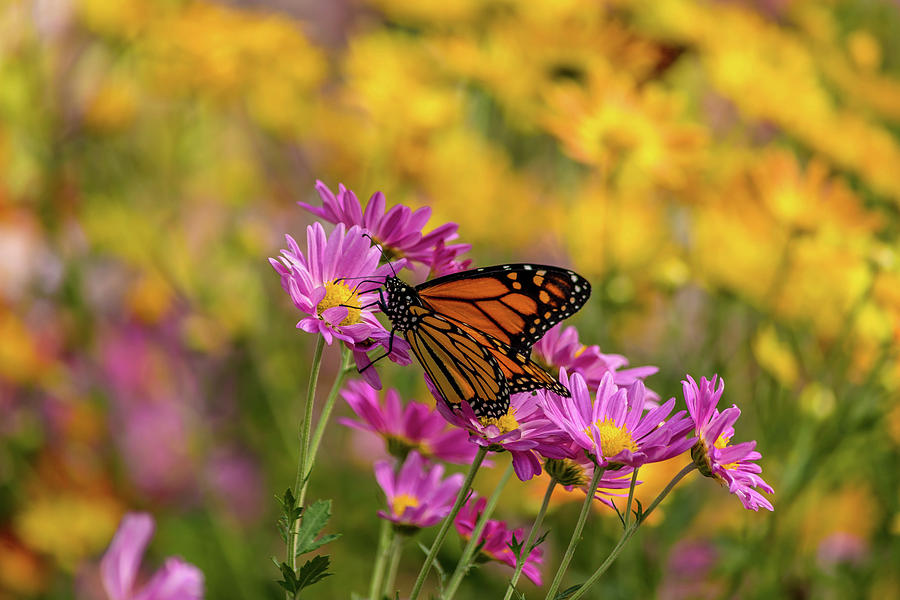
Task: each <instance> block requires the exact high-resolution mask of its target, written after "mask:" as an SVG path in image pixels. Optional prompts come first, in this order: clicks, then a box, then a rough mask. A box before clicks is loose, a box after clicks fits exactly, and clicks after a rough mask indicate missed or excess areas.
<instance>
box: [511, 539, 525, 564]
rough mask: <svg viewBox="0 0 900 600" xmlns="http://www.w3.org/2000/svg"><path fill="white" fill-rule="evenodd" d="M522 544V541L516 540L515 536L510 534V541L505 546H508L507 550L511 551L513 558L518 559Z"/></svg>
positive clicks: (520, 554)
mask: <svg viewBox="0 0 900 600" xmlns="http://www.w3.org/2000/svg"><path fill="white" fill-rule="evenodd" d="M524 542H525V540H524V539H521V540H518V539H516V534H515V533H514V534H512V541H511V542H510V543H508V544H507V546H509V549H510V550H512V552H513V556H515V557H516V559H519V558H521V556H522V545H523V543H524Z"/></svg>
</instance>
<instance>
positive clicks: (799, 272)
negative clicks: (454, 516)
mask: <svg viewBox="0 0 900 600" xmlns="http://www.w3.org/2000/svg"><path fill="white" fill-rule="evenodd" d="M898 32H900V5H898V3H897V2H893V1H889V0H856V1H839V0H758V1H755V2H754V1H750V0H745V1H738V0H734V1H700V2H687V1H683V0H656V1H654V2H633V1H628V0H613V1H607V2H600V1H583V2H579V1H551V0H547V1H540V2H537V1H535V2H522V3H519V2H512V1H504V0H443V1H441V2H434V3H431V2H428V3H422V2H407V1H402V0H371V1H364V0H358V1H350V0H343V1H335V2H291V1H289V0H271V1H266V0H258V1H246V2H229V3H225V2H223V3H216V2H212V1H184V0H157V1H153V0H127V1H114V0H34V1H26V0H5V1H4V2H2V3H0V598H2V599H4V600H5V599H7V598H76V597H77V598H102V597H103V595H102V592H101V591H100V588H99V583H98V581H99V580H98V576H97V561H98V558H99V557H100V556H101V555H102V553H103V551H104V549H105V548H106V546H107V544H108V543H109V540H110V537H111V536H112V534H113V532H114V531H115V528H116V526H117V524H118V522H119V519H120V517H121V515H122V514H123V513H124V512H125V511H127V510H146V511H149V512H151V513H152V514H153V515H154V517H155V518H156V520H157V527H158V530H157V534H156V537H155V538H154V541H153V543H152V545H151V548H150V555H149V556H148V559H147V563H148V564H149V565H150V568H152V567H153V565H155V564H158V563H160V562H161V561H162V559H163V557H165V556H168V555H173V554H175V555H180V556H182V557H183V558H185V559H186V560H188V561H190V562H192V563H194V564H196V565H198V566H199V567H200V568H201V569H202V570H203V571H204V573H205V577H206V585H207V597H208V598H264V597H273V598H275V597H280V594H279V593H278V591H277V587H276V586H275V585H274V583H272V581H273V579H275V577H276V575H277V572H276V570H275V569H274V567H273V566H272V564H271V562H270V560H269V557H270V556H273V555H278V556H280V555H281V554H282V553H283V549H282V547H281V542H280V540H279V538H278V534H277V532H276V528H275V520H276V518H277V508H278V507H277V504H276V502H275V501H274V499H273V496H274V494H276V493H280V492H283V490H284V489H285V488H286V487H288V486H289V485H290V484H291V483H292V482H293V473H294V469H295V465H296V453H297V423H298V422H299V418H300V416H301V414H302V412H301V409H302V398H303V394H304V390H305V384H306V378H307V375H308V369H309V361H310V357H311V354H312V343H313V341H314V340H313V338H312V336H310V335H308V334H304V333H303V332H300V331H298V330H296V329H295V328H294V324H295V323H296V321H297V320H298V316H297V314H296V313H295V312H294V310H293V308H292V306H291V305H290V302H289V300H288V298H287V296H286V294H284V293H283V292H282V290H281V289H280V286H279V281H278V277H277V276H276V274H275V273H273V272H272V269H271V268H270V266H269V265H268V263H267V260H266V259H267V257H269V256H275V255H277V253H278V250H279V249H280V248H281V247H282V246H283V234H284V233H292V234H294V235H295V236H297V237H298V239H301V240H302V239H303V236H304V228H305V225H306V224H307V223H309V222H311V216H310V215H309V214H306V213H304V212H303V211H302V210H301V209H300V208H298V207H297V206H296V205H295V202H296V201H298V200H305V201H308V202H313V203H316V202H318V199H317V198H316V196H315V194H314V189H313V186H314V183H315V180H316V179H321V180H322V181H324V182H325V183H326V184H327V185H329V186H330V187H332V188H333V189H335V188H336V186H337V184H338V183H339V182H343V183H344V184H346V185H347V186H349V187H351V188H352V189H354V190H355V191H356V192H357V193H358V195H359V196H360V197H362V198H367V197H368V196H369V195H370V194H371V193H373V192H375V191H377V190H381V191H383V192H384V193H385V194H386V195H387V198H388V203H389V204H393V203H404V204H408V205H411V206H430V207H432V208H433V211H434V216H433V218H432V221H431V224H432V225H433V226H436V225H438V224H440V223H443V222H446V221H455V222H458V223H459V225H460V229H459V231H460V235H461V237H460V241H463V242H467V243H471V244H472V245H473V250H472V252H471V254H470V257H471V258H472V259H473V260H474V262H475V264H478V265H486V264H494V263H498V262H507V261H516V262H520V261H544V262H551V263H558V264H564V265H569V266H571V267H573V268H575V269H577V270H578V271H579V272H581V273H583V274H584V275H586V276H587V277H588V278H589V279H590V280H591V281H592V283H593V284H594V295H593V297H592V299H591V302H590V303H589V305H588V306H587V307H586V308H585V309H584V310H583V311H582V313H581V314H579V315H578V316H576V317H575V318H574V319H572V321H571V322H572V323H574V324H576V325H577V326H578V328H579V331H580V335H581V339H582V341H583V342H585V343H587V344H599V345H600V347H601V348H602V349H603V350H604V351H606V352H617V353H623V354H625V355H626V356H627V357H628V358H629V359H630V361H631V363H632V365H645V364H652V365H658V366H659V367H660V369H661V370H660V372H659V373H658V374H657V375H655V376H653V377H651V378H650V379H649V380H648V385H649V386H650V387H652V388H653V389H655V390H656V391H658V392H659V393H660V394H662V395H663V396H664V397H668V396H670V395H678V394H679V389H680V386H679V381H680V379H681V378H682V377H683V376H684V374H685V373H687V372H690V373H691V374H693V375H694V376H696V377H699V376H700V375H711V374H712V373H714V372H717V373H719V374H720V375H722V376H724V377H725V380H726V383H727V386H726V401H727V402H728V403H729V404H730V403H732V402H734V403H737V404H738V405H739V406H740V407H741V408H742V410H743V411H744V417H743V418H742V420H741V421H740V423H739V425H740V427H739V430H738V432H737V435H736V438H735V441H745V440H749V439H756V440H758V442H759V445H758V447H759V449H760V450H761V451H762V453H763V459H762V461H761V464H762V466H763V469H764V472H763V475H764V477H765V478H766V479H767V480H768V481H769V482H770V483H771V484H772V485H773V486H774V487H775V490H776V494H775V496H774V498H773V501H774V504H775V507H776V510H775V512H774V513H771V514H770V513H766V514H756V513H748V512H747V511H745V510H743V509H742V508H741V507H740V503H739V502H738V501H737V500H736V499H735V498H734V497H732V496H730V495H729V494H727V492H726V491H725V490H721V489H719V488H718V487H717V486H716V485H715V484H713V483H712V482H711V481H710V480H705V479H703V478H700V477H697V476H692V477H691V478H689V479H688V480H687V481H686V482H685V483H683V484H682V485H681V486H680V487H679V488H678V490H677V491H676V493H674V494H673V496H672V497H671V498H670V500H669V501H667V502H666V503H665V504H664V505H663V507H662V510H661V511H660V514H658V515H656V516H655V517H654V519H653V520H652V521H651V522H650V523H649V524H648V526H647V527H646V528H645V529H644V531H642V532H641V533H640V534H639V535H638V536H637V537H636V538H635V539H634V540H633V541H632V543H631V545H630V547H629V548H628V549H627V550H626V552H625V553H624V554H623V555H622V557H621V558H620V559H619V561H618V562H617V563H616V565H615V566H614V568H613V569H612V570H611V571H610V572H609V574H608V575H607V576H606V577H605V582H604V583H602V584H601V585H600V586H598V588H597V592H596V597H598V598H599V597H603V598H652V597H657V598H665V599H675V598H698V597H700V598H704V597H709V598H718V597H729V598H735V597H739V598H763V597H765V598H772V597H780V598H851V597H860V598H862V597H871V598H889V597H900V571H898V569H897V565H900V452H898V448H900V403H898V401H897V399H898V386H900V362H898V360H900V357H898V350H900V345H898V336H900V255H898V253H900V242H898V237H897V233H898V231H900V213H898V206H900V35H898ZM301 245H302V242H301ZM337 359H338V352H337V350H336V348H331V349H329V350H328V351H326V355H325V366H324V368H323V379H322V381H323V382H325V383H324V384H322V385H320V389H321V388H325V389H326V390H327V384H328V382H329V378H330V377H333V374H334V370H335V369H336V368H337ZM385 362H387V361H385ZM383 379H384V380H385V382H386V384H388V385H391V386H393V387H397V388H399V389H400V390H401V391H402V393H403V394H404V397H407V398H416V399H419V400H427V399H428V396H427V392H426V391H425V390H424V387H423V385H422V382H421V375H420V371H419V370H418V368H417V367H409V368H399V367H396V366H393V365H384V371H383ZM337 412H338V413H339V414H341V415H346V414H348V413H349V411H348V409H347V407H346V406H339V407H338V411H337ZM372 443H373V442H372V440H365V439H358V438H356V437H355V436H354V435H351V434H350V432H349V431H348V430H346V429H345V428H342V427H341V426H339V425H338V424H337V423H332V425H331V426H330V429H329V431H328V433H327V436H326V439H325V445H324V451H323V453H322V458H321V459H320V461H319V464H318V465H317V467H316V471H315V472H314V475H313V480H312V482H311V488H310V495H311V497H312V498H332V499H333V500H334V517H333V519H332V522H331V524H330V526H329V531H333V532H342V533H343V534H344V535H343V537H342V538H340V539H339V540H338V541H336V542H333V543H332V544H330V545H329V546H328V547H327V550H328V551H329V552H330V553H331V554H332V558H333V561H334V570H335V571H336V572H337V573H338V576H336V577H331V578H329V579H326V580H325V581H324V582H322V583H320V584H317V586H316V587H314V588H312V590H311V592H310V593H311V594H312V595H311V596H310V597H318V598H349V597H350V594H351V593H352V592H356V593H359V594H363V593H364V592H365V590H366V586H367V581H368V577H369V569H370V568H371V564H372V550H373V548H374V540H375V539H376V536H377V531H378V524H377V522H376V517H375V511H376V510H377V509H378V508H380V506H381V503H382V502H383V496H382V495H381V492H380V490H379V489H378V487H377V485H376V484H375V481H374V478H373V477H372V475H371V457H372V456H373V453H374V454H377V452H380V450H379V448H378V446H377V444H375V446H374V448H375V449H374V450H373V449H372V447H373V446H372ZM683 462H684V459H680V460H678V461H676V462H675V463H674V464H671V465H662V466H660V467H656V468H655V470H653V469H647V470H646V471H642V476H641V478H642V479H645V480H646V482H647V483H646V484H645V486H646V487H647V488H649V489H650V490H651V491H650V492H644V493H645V494H647V495H651V494H652V490H653V489H659V488H660V487H661V486H662V485H663V484H664V483H665V481H666V480H667V477H668V476H669V475H670V474H671V473H673V472H674V471H675V470H677V469H678V468H680V466H681V465H682V464H683ZM495 463H497V464H498V465H500V466H502V465H503V464H504V463H503V458H502V457H500V458H498V459H497V460H496V461H495ZM498 471H499V470H498ZM496 476H497V475H496V473H493V474H492V473H491V472H487V473H484V474H482V476H481V477H480V479H479V480H478V483H477V484H476V487H477V488H478V489H480V490H481V491H482V493H484V494H488V493H490V486H491V481H492V478H496ZM544 485H545V480H542V479H539V480H536V481H535V482H533V483H532V485H524V484H519V483H518V482H516V483H515V484H511V485H510V486H509V489H508V490H507V492H508V493H507V494H506V495H505V496H504V498H503V501H502V503H501V506H500V508H499V509H498V510H499V512H498V514H499V516H500V517H501V518H504V519H506V520H508V521H510V522H512V523H518V524H521V525H528V524H529V523H530V520H531V518H532V516H533V514H534V512H535V511H536V509H537V505H538V504H539V501H540V495H541V494H542V491H543V488H544ZM654 486H655V487H654ZM651 497H652V495H651ZM572 499H578V497H577V496H574V497H573V498H572ZM569 500H570V499H569V498H567V497H565V495H561V496H559V498H558V501H557V500H555V502H554V507H553V510H552V512H551V514H550V515H549V517H548V520H547V523H548V525H549V526H550V527H551V528H552V529H553V530H554V531H555V532H556V533H554V534H553V535H551V536H550V537H549V538H548V540H547V542H546V549H547V552H548V555H549V558H548V561H549V564H550V565H552V568H555V564H556V561H557V560H558V557H559V555H560V554H561V548H560V545H563V547H564V544H565V543H566V540H567V539H568V536H567V531H568V530H570V528H571V526H572V524H573V523H574V521H575V518H576V516H577V512H578V503H577V502H570V501H569ZM597 515H598V516H597V517H596V518H594V519H593V520H592V521H591V522H590V523H589V526H588V529H587V531H586V537H585V543H584V544H583V545H582V547H581V550H580V552H579V555H578V556H577V558H576V561H575V563H574V564H573V568H572V570H571V575H570V581H571V582H577V581H580V580H583V579H584V578H585V577H586V575H587V574H588V573H590V572H591V570H592V569H593V568H594V567H595V566H596V565H597V564H598V561H599V560H600V559H601V558H602V557H603V556H604V555H605V552H606V551H607V550H608V549H609V548H610V547H611V545H612V543H613V541H614V540H615V539H616V536H617V534H618V528H619V524H618V519H617V518H616V517H615V515H611V514H610V513H609V512H608V511H601V510H598V513H597ZM427 540H428V536H427V534H426V535H425V536H423V538H422V541H426V542H427ZM457 549H458V544H456V543H455V542H454V543H450V544H448V545H447V548H446V550H445V551H444V553H443V554H442V558H443V559H444V560H445V561H447V562H448V563H450V564H451V566H452V564H453V563H452V561H453V560H454V557H455V552H457ZM416 552H417V550H416V549H415V548H411V549H409V550H407V554H406V558H405V561H404V563H403V565H402V567H401V573H400V579H399V581H400V586H401V589H405V590H408V589H409V586H410V580H411V579H412V578H414V576H415V573H416V571H417V569H418V565H419V564H420V562H421V561H420V560H419V559H417V557H416V556H415V553H416ZM551 574H552V571H551ZM508 576H509V572H508V571H503V570H500V569H492V568H489V567H486V568H484V569H480V570H478V571H477V572H475V573H474V574H473V575H472V576H471V577H470V578H469V580H468V583H467V584H466V586H464V588H463V589H462V590H461V592H460V595H459V597H461V598H468V597H474V594H475V593H476V592H475V590H479V591H480V593H490V592H491V591H492V590H500V589H502V587H503V586H504V585H505V580H506V577H508ZM529 586H530V584H526V585H524V586H523V589H524V591H525V592H526V594H529V595H535V596H537V594H536V592H535V591H534V588H533V587H529ZM485 590H486V591H485ZM481 597H484V596H481Z"/></svg>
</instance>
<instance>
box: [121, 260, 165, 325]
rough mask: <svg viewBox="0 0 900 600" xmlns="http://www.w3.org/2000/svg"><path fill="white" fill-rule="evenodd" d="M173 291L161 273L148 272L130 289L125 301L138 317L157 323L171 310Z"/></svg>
mask: <svg viewBox="0 0 900 600" xmlns="http://www.w3.org/2000/svg"><path fill="white" fill-rule="evenodd" d="M173 293H174V292H173V290H172V288H171V286H169V284H168V282H166V280H165V279H163V277H162V276H161V275H160V274H159V273H154V272H146V273H144V274H142V275H141V276H140V277H139V278H138V280H137V281H136V282H135V283H134V284H133V285H132V286H131V288H130V289H129V290H128V293H127V297H126V300H125V301H126V303H127V305H128V306H129V308H130V309H131V311H132V313H133V314H134V315H135V316H136V317H137V318H138V319H140V320H141V321H144V322H145V323H156V322H157V321H159V320H160V319H162V318H163V317H165V316H166V313H168V312H169V308H170V307H171V306H172V300H173V298H172V296H173Z"/></svg>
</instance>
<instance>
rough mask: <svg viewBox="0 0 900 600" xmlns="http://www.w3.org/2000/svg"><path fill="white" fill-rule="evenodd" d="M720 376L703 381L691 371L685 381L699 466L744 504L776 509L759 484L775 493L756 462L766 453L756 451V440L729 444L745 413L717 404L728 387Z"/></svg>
mask: <svg viewBox="0 0 900 600" xmlns="http://www.w3.org/2000/svg"><path fill="white" fill-rule="evenodd" d="M716 380H717V376H716V375H713V378H712V379H711V380H708V379H706V378H705V377H701V378H700V385H697V383H696V382H695V381H694V379H693V378H692V377H691V376H690V375H688V376H687V381H682V382H681V385H682V389H683V391H684V399H685V402H687V406H688V412H690V414H691V419H692V420H693V422H694V428H695V431H696V432H697V438H698V439H697V440H696V444H695V445H694V447H693V448H692V449H691V456H693V458H694V463H696V465H697V468H698V469H699V471H700V472H701V473H703V474H704V475H705V476H707V477H712V478H713V479H715V480H716V481H718V482H719V483H721V484H722V485H724V486H727V487H728V491H729V492H731V493H732V494H734V495H736V496H737V497H738V498H740V500H741V503H742V504H743V505H744V508H747V509H751V510H759V508H760V507H762V508H766V509H768V510H773V508H772V504H771V502H769V501H768V500H767V499H766V498H765V496H763V495H762V494H760V493H759V492H758V491H756V488H759V489H761V490H763V491H764V492H766V493H769V494H772V493H774V490H773V489H772V487H771V486H770V485H769V484H767V483H766V482H765V481H764V480H763V478H762V477H760V476H759V473H761V472H762V467H760V466H759V465H758V464H756V462H754V461H757V460H759V459H760V458H762V455H761V454H760V453H759V452H756V451H755V450H754V448H756V442H755V441H752V442H743V443H741V444H736V445H734V446H729V445H728V444H729V442H730V441H731V438H732V437H733V436H734V427H733V426H734V423H735V422H736V421H737V420H738V417H740V416H741V411H740V409H739V408H738V407H737V406H735V405H732V406H731V407H730V408H726V409H725V410H723V411H722V412H721V413H720V412H719V411H718V409H717V408H716V406H717V405H718V403H719V399H720V398H721V397H722V392H723V391H725V382H724V381H723V380H721V379H719V385H718V387H717V386H716Z"/></svg>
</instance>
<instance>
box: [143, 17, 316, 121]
mask: <svg viewBox="0 0 900 600" xmlns="http://www.w3.org/2000/svg"><path fill="white" fill-rule="evenodd" d="M142 41H143V43H142V45H141V49H142V50H143V56H144V58H145V60H146V66H147V68H148V70H149V72H150V74H151V75H152V77H153V79H154V80H155V81H156V84H157V89H158V90H159V91H160V92H163V93H175V94H178V93H196V94H199V95H201V96H202V97H204V98H207V99H210V100H214V101H225V102H233V101H235V100H244V101H246V106H247V108H248V109H249V111H250V114H251V115H252V116H253V117H255V118H256V119H257V120H258V122H259V123H260V124H261V125H262V126H264V127H266V128H270V129H272V130H275V131H277V132H280V133H285V134H289V135H293V134H296V133H299V132H301V131H303V130H304V128H306V127H308V125H309V123H308V120H309V117H310V114H309V110H308V105H309V102H310V101H311V97H310V96H311V94H312V93H313V91H314V90H316V89H317V87H318V86H319V84H320V83H321V82H322V81H323V79H324V77H325V74H326V64H325V59H324V57H323V55H322V52H321V51H320V50H318V49H317V48H315V47H314V46H313V45H312V44H311V43H310V42H309V41H308V40H307V38H306V36H305V35H304V34H303V32H302V30H301V28H300V23H299V22H297V21H293V20H291V19H289V18H287V17H284V16H279V15H277V14H275V13H265V12H262V11H259V12H257V11H251V10H241V9H236V8H231V7H227V6H223V5H220V4H214V3H210V2H191V3H189V4H188V5H187V7H186V8H185V9H184V10H182V11H180V12H178V13H175V14H173V15H171V16H169V17H168V18H163V19H159V20H158V21H157V22H155V23H154V24H153V28H152V30H150V31H148V33H147V36H146V38H145V39H144V40H142Z"/></svg>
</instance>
